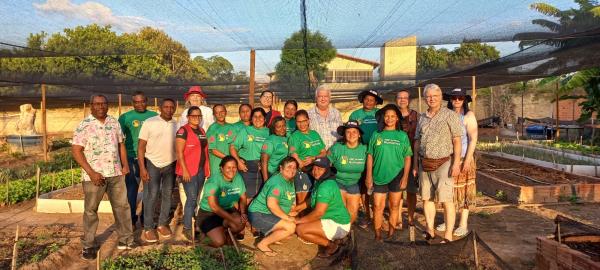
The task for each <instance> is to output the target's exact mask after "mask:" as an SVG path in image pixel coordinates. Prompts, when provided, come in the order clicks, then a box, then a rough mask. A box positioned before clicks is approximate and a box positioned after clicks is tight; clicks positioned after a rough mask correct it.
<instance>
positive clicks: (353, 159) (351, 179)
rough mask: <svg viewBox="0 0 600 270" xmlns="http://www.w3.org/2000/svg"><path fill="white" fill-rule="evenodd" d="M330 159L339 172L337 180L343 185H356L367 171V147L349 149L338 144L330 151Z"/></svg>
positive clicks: (336, 176)
mask: <svg viewBox="0 0 600 270" xmlns="http://www.w3.org/2000/svg"><path fill="white" fill-rule="evenodd" d="M328 157H329V160H330V161H331V164H332V165H333V167H335V169H336V170H337V173H336V175H335V180H336V181H337V182H338V183H340V184H343V185H347V186H348V185H354V184H356V183H358V180H360V177H361V175H362V173H363V171H364V170H365V164H366V162H367V146H366V145H364V144H358V146H357V147H355V148H349V147H348V146H347V145H346V144H343V143H339V142H338V143H336V144H334V145H333V146H332V147H331V148H330V149H329V156H328Z"/></svg>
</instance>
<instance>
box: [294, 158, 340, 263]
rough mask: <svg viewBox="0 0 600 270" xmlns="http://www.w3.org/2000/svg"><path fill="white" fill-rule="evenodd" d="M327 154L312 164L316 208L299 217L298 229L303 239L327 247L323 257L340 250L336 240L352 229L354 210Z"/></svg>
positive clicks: (312, 200) (312, 204)
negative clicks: (350, 212)
mask: <svg viewBox="0 0 600 270" xmlns="http://www.w3.org/2000/svg"><path fill="white" fill-rule="evenodd" d="M330 167H331V164H330V163H329V159H327V157H320V158H317V159H316V160H315V162H314V166H313V168H312V175H313V177H314V178H315V186H314V188H313V191H312V195H311V201H310V207H311V208H312V211H311V212H310V213H308V214H307V215H305V216H303V217H302V218H299V219H297V220H296V233H297V234H298V236H299V237H301V238H302V239H304V240H306V241H309V242H312V243H315V244H317V245H320V246H323V247H325V249H323V250H322V252H321V253H319V257H329V256H331V255H333V254H334V253H336V252H337V250H338V249H339V246H338V244H337V243H335V242H334V241H335V240H338V239H342V238H344V237H346V235H348V232H350V214H349V213H348V210H346V207H345V206H344V201H343V199H342V194H341V192H340V188H339V187H338V185H337V183H336V181H335V176H334V174H333V173H332V172H331V168H330Z"/></svg>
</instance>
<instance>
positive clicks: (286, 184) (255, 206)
mask: <svg viewBox="0 0 600 270" xmlns="http://www.w3.org/2000/svg"><path fill="white" fill-rule="evenodd" d="M271 197H272V198H275V199H277V200H278V201H279V207H280V208H281V210H282V211H283V212H284V213H286V214H289V213H290V210H291V209H292V205H294V202H296V189H295V187H294V181H287V180H285V178H283V176H281V174H275V175H273V176H271V178H269V180H268V181H267V182H266V183H265V185H264V186H263V187H262V189H261V190H260V193H258V195H257V196H256V198H254V200H252V203H250V207H249V208H248V211H250V212H258V213H263V214H272V213H271V210H269V207H267V199H268V198H271Z"/></svg>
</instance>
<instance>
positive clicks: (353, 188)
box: [337, 182, 360, 195]
mask: <svg viewBox="0 0 600 270" xmlns="http://www.w3.org/2000/svg"><path fill="white" fill-rule="evenodd" d="M337 185H338V187H339V188H340V190H343V191H345V192H346V193H348V194H350V195H359V194H360V187H359V186H358V183H356V184H352V185H344V184H342V183H339V182H337Z"/></svg>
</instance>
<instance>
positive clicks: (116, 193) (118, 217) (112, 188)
mask: <svg viewBox="0 0 600 270" xmlns="http://www.w3.org/2000/svg"><path fill="white" fill-rule="evenodd" d="M105 182H106V183H105V184H104V185H102V186H96V185H94V184H93V183H92V182H91V181H85V182H83V193H84V212H83V237H82V238H81V244H82V245H83V247H84V248H93V247H96V246H97V245H96V231H97V229H98V206H99V205H100V202H101V201H102V197H103V196H104V193H107V194H108V199H109V200H110V205H111V206H112V211H113V216H114V218H115V227H116V231H117V235H118V237H119V242H120V243H128V244H130V243H133V229H132V227H131V215H130V214H129V204H128V203H127V195H126V192H125V190H126V187H125V179H124V176H115V177H107V178H106V179H105Z"/></svg>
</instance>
